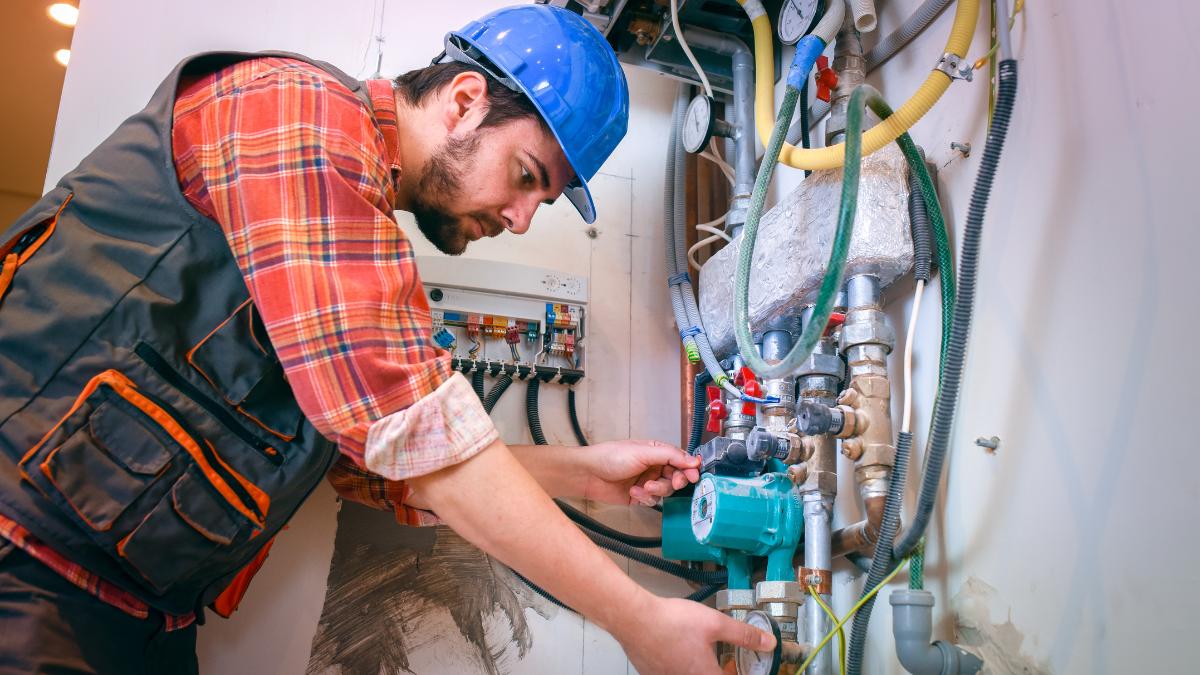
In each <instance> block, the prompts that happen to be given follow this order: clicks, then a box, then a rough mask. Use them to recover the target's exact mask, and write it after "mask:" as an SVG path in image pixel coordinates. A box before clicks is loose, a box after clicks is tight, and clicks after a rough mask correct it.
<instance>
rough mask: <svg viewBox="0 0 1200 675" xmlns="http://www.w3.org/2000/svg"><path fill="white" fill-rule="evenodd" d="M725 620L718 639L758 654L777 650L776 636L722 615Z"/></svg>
mask: <svg viewBox="0 0 1200 675" xmlns="http://www.w3.org/2000/svg"><path fill="white" fill-rule="evenodd" d="M721 618H722V619H724V620H723V621H722V622H721V627H720V630H719V632H718V635H717V639H718V640H720V641H721V642H724V643H726V644H731V645H733V646H735V647H745V648H747V649H753V650H754V651H756V652H768V651H771V650H772V649H774V648H775V636H774V635H771V634H770V633H767V632H764V631H761V630H759V629H757V628H755V627H754V626H751V625H750V624H748V623H745V622H743V621H738V620H736V619H732V618H730V617H728V616H725V615H721Z"/></svg>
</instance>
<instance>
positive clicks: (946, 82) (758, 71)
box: [738, 0, 979, 169]
mask: <svg viewBox="0 0 1200 675" xmlns="http://www.w3.org/2000/svg"><path fill="white" fill-rule="evenodd" d="M752 1H753V0H738V4H740V5H742V7H743V8H745V7H746V5H747V3H750V2H752ZM748 14H749V13H748ZM978 18H979V0H958V6H957V7H956V8H955V11H954V25H953V27H952V28H951V29H950V37H949V39H948V40H947V41H946V49H945V51H946V52H949V53H952V54H954V55H955V56H957V57H958V58H959V59H964V58H966V56H967V50H968V49H969V48H970V47H971V37H972V36H973V34H974V33H975V23H976V21H977V20H978ZM750 19H751V20H750V26H751V28H752V29H753V31H754V78H755V85H754V86H755V92H754V113H755V114H754V116H755V119H756V123H757V124H756V125H757V127H758V134H759V137H760V138H761V139H762V143H763V145H767V142H768V140H769V139H770V137H771V130H772V129H773V128H774V127H775V62H774V59H773V55H772V49H771V20H770V19H769V18H768V17H767V16H766V14H758V15H757V16H751V17H750ZM950 82H951V80H950V76H949V75H947V74H946V73H944V72H942V71H940V70H934V71H933V72H931V73H930V74H929V77H927V78H926V79H925V83H924V84H922V85H921V87H920V88H919V89H917V91H916V93H914V94H913V95H912V98H910V99H909V100H908V101H906V102H905V103H904V105H902V106H900V107H899V108H898V109H897V110H896V112H895V113H894V114H893V115H891V116H890V117H888V118H887V119H885V120H883V121H882V122H880V123H879V124H877V125H875V126H874V127H872V128H871V129H869V130H868V131H867V132H866V133H865V134H863V140H862V154H863V156H864V157H866V156H867V155H869V154H871V153H872V152H875V151H876V150H878V149H880V148H882V147H883V146H885V145H887V144H888V143H891V142H892V141H894V140H896V138H897V137H898V136H900V134H902V133H904V132H905V131H908V130H909V128H911V127H912V125H914V124H916V123H917V120H919V119H921V117H922V116H924V115H925V113H927V112H929V109H930V108H932V107H933V104H934V103H937V100H938V99H939V98H941V96H942V94H943V93H945V91H946V90H947V89H948V88H950ZM845 155H846V148H845V145H844V144H842V143H839V144H837V145H831V146H829V147H825V148H812V149H805V148H797V147H796V146H794V145H791V144H785V145H784V146H783V151H782V152H780V153H779V163H780V164H786V165H788V166H791V167H795V168H797V169H836V168H837V167H839V166H841V165H842V164H843V163H844V162H845Z"/></svg>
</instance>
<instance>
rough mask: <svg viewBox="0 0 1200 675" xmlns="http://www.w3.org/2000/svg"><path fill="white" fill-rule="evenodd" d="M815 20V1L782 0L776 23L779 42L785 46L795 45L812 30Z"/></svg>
mask: <svg viewBox="0 0 1200 675" xmlns="http://www.w3.org/2000/svg"><path fill="white" fill-rule="evenodd" d="M816 19H817V0H784V2H783V7H781V8H780V9H779V21H778V22H777V23H776V26H778V30H777V32H778V33H779V41H780V42H782V43H783V44H785V45H794V44H796V43H797V42H799V41H800V38H802V37H804V35H805V34H806V33H808V31H810V30H812V29H813V23H814V22H815V21H816Z"/></svg>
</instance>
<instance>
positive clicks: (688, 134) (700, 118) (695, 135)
mask: <svg viewBox="0 0 1200 675" xmlns="http://www.w3.org/2000/svg"><path fill="white" fill-rule="evenodd" d="M715 128H716V116H715V115H714V113H713V100H712V99H711V98H709V97H707V96H705V95H704V94H700V95H699V96H697V97H696V98H694V99H692V102H691V103H689V104H688V107H687V112H686V113H685V114H684V116H683V149H684V150H687V151H688V152H690V153H693V154H695V153H697V152H700V151H701V150H703V149H704V146H706V145H708V140H709V139H710V138H712V135H713V131H714V130H715Z"/></svg>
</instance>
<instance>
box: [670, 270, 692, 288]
mask: <svg viewBox="0 0 1200 675" xmlns="http://www.w3.org/2000/svg"><path fill="white" fill-rule="evenodd" d="M690 283H692V277H691V276H689V275H688V273H687V272H680V273H679V274H672V275H671V276H669V277H667V286H668V287H670V286H678V285H680V284H690Z"/></svg>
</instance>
